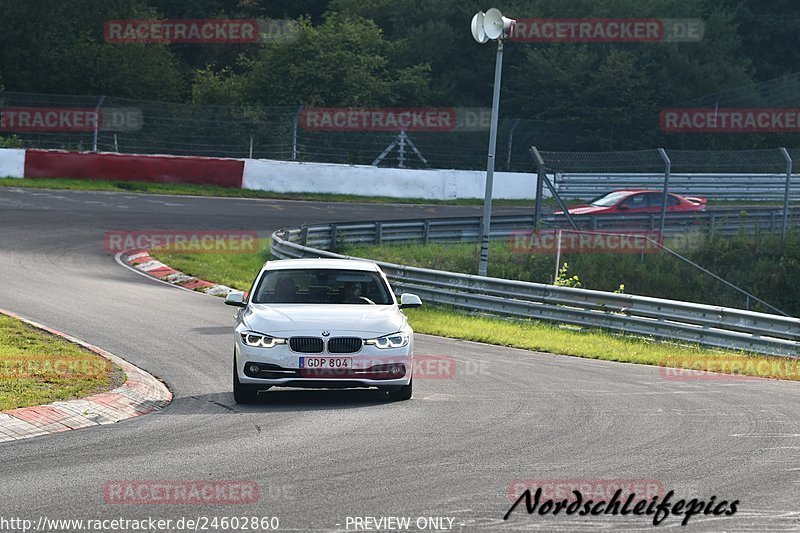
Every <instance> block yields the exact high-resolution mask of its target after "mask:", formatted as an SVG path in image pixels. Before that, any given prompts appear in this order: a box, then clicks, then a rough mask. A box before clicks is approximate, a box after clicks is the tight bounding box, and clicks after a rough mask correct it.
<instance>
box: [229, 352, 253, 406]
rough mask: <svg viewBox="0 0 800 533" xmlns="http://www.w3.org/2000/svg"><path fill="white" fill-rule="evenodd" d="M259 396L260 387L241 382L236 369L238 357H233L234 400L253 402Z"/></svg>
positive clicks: (237, 401)
mask: <svg viewBox="0 0 800 533" xmlns="http://www.w3.org/2000/svg"><path fill="white" fill-rule="evenodd" d="M256 398H258V388H256V387H254V386H253V385H248V384H245V383H240V382H239V372H238V371H237V370H236V359H235V358H234V359H233V401H235V402H236V403H253V402H254V401H256Z"/></svg>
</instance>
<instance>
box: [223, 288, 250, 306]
mask: <svg viewBox="0 0 800 533" xmlns="http://www.w3.org/2000/svg"><path fill="white" fill-rule="evenodd" d="M225 305H232V306H234V307H247V304H246V303H244V293H243V292H241V291H231V292H229V293H228V295H227V296H226V297H225Z"/></svg>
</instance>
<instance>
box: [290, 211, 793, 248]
mask: <svg viewBox="0 0 800 533" xmlns="http://www.w3.org/2000/svg"><path fill="white" fill-rule="evenodd" d="M659 216H660V214H659V213H644V214H625V215H573V220H575V223H576V224H577V225H578V227H579V228H580V229H587V230H592V231H603V230H623V229H624V230H633V229H647V230H651V231H652V230H655V229H657V228H658V223H659ZM782 220H783V209H781V208H775V209H757V210H740V209H736V208H732V209H719V210H713V211H700V212H693V213H668V214H667V218H666V224H665V227H664V233H665V236H669V235H678V234H683V233H685V232H686V231H687V229H688V230H699V231H707V232H708V233H709V234H711V235H725V236H730V235H739V234H742V235H757V234H761V233H776V234H780V232H781V227H782V226H781V224H782ZM788 221H789V229H793V230H800V208H792V209H790V210H789V217H788ZM540 222H541V224H542V226H544V227H548V228H563V229H567V228H569V225H568V223H567V220H566V217H563V216H558V215H547V216H545V217H543V218H542V219H541V221H540ZM533 223H534V217H533V215H503V216H493V217H492V226H491V238H492V239H499V238H507V237H510V236H512V235H513V234H514V233H515V232H518V231H525V230H530V229H531V228H532V227H533ZM340 227H341V228H343V229H344V228H346V231H347V242H348V243H353V244H356V243H361V242H363V243H370V244H372V243H377V244H382V243H392V242H402V241H420V242H424V243H427V242H430V241H436V242H470V241H474V242H477V240H478V238H479V236H480V231H481V217H480V216H474V217H461V218H450V219H429V220H401V221H392V222H363V223H351V224H346V225H337V224H330V225H326V226H311V227H304V228H302V229H298V231H299V232H300V235H299V239H300V240H299V241H297V242H300V243H301V244H304V245H308V246H312V247H321V248H323V249H325V250H332V251H336V248H337V239H336V238H334V239H331V235H333V236H334V237H338V234H337V231H338V229H339V228H340ZM329 228H330V229H329ZM331 232H332V233H331Z"/></svg>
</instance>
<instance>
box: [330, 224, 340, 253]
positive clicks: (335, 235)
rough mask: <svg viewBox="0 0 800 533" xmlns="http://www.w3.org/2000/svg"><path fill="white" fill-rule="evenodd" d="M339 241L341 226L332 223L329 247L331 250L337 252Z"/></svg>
mask: <svg viewBox="0 0 800 533" xmlns="http://www.w3.org/2000/svg"><path fill="white" fill-rule="evenodd" d="M338 241H339V226H337V225H336V224H331V243H330V247H329V248H328V249H329V250H330V251H331V252H336V251H337V250H336V244H337V243H338Z"/></svg>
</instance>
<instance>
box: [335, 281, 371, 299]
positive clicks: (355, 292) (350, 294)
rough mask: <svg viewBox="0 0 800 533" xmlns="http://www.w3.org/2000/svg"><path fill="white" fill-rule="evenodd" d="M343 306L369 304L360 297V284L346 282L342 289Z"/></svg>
mask: <svg viewBox="0 0 800 533" xmlns="http://www.w3.org/2000/svg"><path fill="white" fill-rule="evenodd" d="M342 303H343V304H366V303H371V302H370V301H369V299H367V298H365V297H363V296H361V284H360V283H356V282H354V281H346V282H345V283H344V287H342Z"/></svg>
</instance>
